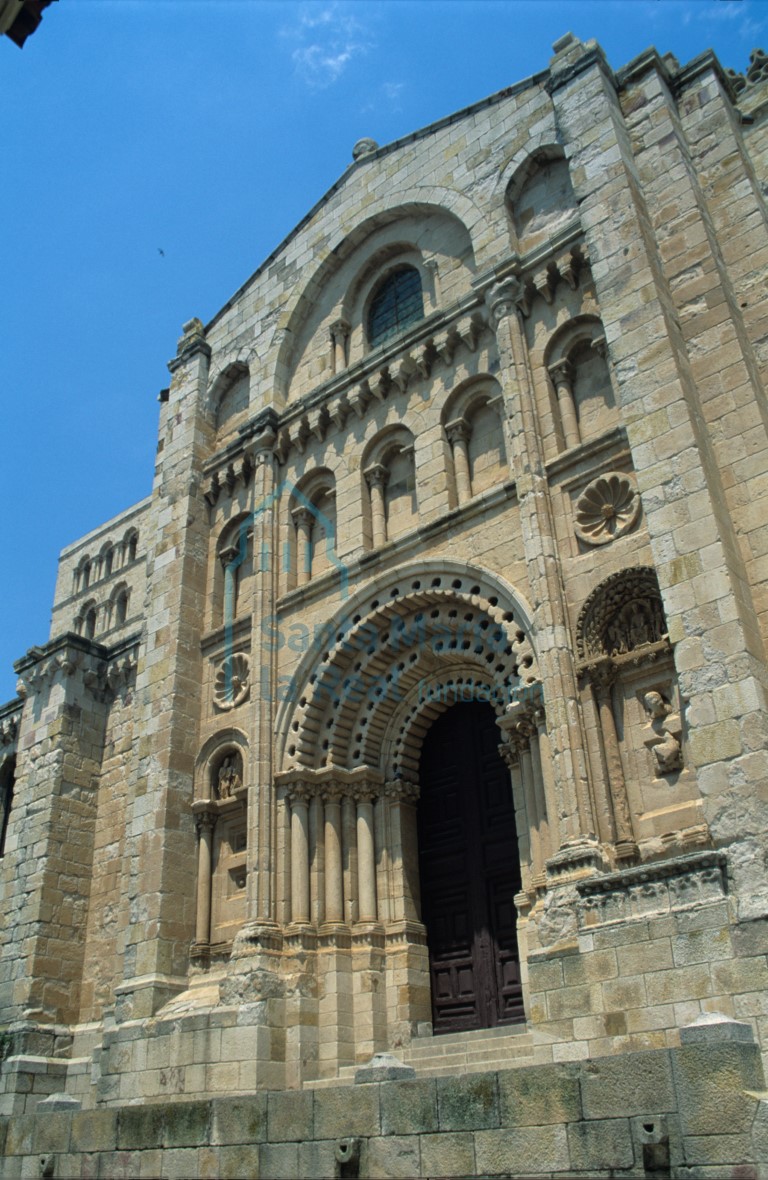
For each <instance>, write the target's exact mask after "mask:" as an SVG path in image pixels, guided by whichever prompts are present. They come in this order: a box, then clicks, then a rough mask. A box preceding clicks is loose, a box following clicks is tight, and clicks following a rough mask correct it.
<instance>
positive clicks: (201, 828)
mask: <svg viewBox="0 0 768 1180" xmlns="http://www.w3.org/2000/svg"><path fill="white" fill-rule="evenodd" d="M218 818H219V817H218V814H217V813H216V812H215V811H198V812H196V813H195V827H196V828H197V831H198V833H199V835H201V836H202V834H203V832H212V831H213V829H214V828H215V827H216V820H217V819H218Z"/></svg>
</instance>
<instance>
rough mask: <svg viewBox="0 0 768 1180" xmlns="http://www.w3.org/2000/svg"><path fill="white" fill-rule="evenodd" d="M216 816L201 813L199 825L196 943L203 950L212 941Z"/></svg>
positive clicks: (199, 813) (196, 820)
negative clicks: (212, 887) (212, 885)
mask: <svg viewBox="0 0 768 1180" xmlns="http://www.w3.org/2000/svg"><path fill="white" fill-rule="evenodd" d="M216 818H217V817H216V814H215V813H214V812H211V811H200V812H198V814H197V815H196V816H195V823H196V824H197V922H196V927H195V943H196V944H197V946H198V947H200V948H202V947H205V946H207V945H208V944H209V943H210V941H211V883H212V879H213V829H214V828H215V827H216Z"/></svg>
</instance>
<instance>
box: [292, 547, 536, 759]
mask: <svg viewBox="0 0 768 1180" xmlns="http://www.w3.org/2000/svg"><path fill="white" fill-rule="evenodd" d="M530 618H531V612H530V609H529V608H528V606H527V604H526V603H525V601H524V600H523V599H522V597H521V596H520V595H519V593H518V592H517V591H515V590H514V588H513V587H512V586H510V585H509V584H508V583H506V582H504V581H503V580H502V579H500V578H498V577H496V576H495V575H489V574H487V573H486V572H485V571H481V570H479V569H477V568H473V567H471V566H466V565H460V564H459V563H455V562H449V563H437V562H434V563H432V562H428V563H424V564H421V563H419V564H418V565H413V566H408V567H405V568H404V569H402V570H401V571H400V572H399V574H393V575H391V576H390V578H389V579H388V580H387V582H386V583H385V584H384V585H383V586H382V587H380V588H379V589H378V590H373V589H369V590H367V591H365V592H362V593H361V594H360V595H357V596H355V597H354V598H353V599H351V600H350V602H349V603H348V604H346V605H345V607H344V609H343V611H342V612H340V613H339V614H338V615H337V616H336V617H335V618H334V619H333V620H331V621H329V623H328V625H327V626H326V627H325V628H323V630H322V632H321V634H319V635H318V636H317V638H316V640H315V642H314V644H313V645H312V647H311V648H310V650H309V651H308V652H307V654H306V656H305V657H304V659H303V660H302V662H301V664H300V666H299V668H298V670H297V672H296V674H295V676H294V679H293V682H292V685H291V687H290V689H289V691H288V693H287V696H286V701H285V702H284V704H283V705H282V707H281V710H280V715H279V718H278V726H277V729H278V742H279V745H280V765H281V766H282V768H283V769H284V770H291V769H297V768H306V769H322V768H323V767H326V766H334V767H341V768H346V769H349V770H354V769H356V768H358V767H362V766H369V767H372V768H381V769H382V770H383V771H384V772H385V773H387V774H389V773H391V774H392V775H394V774H396V773H397V772H398V771H403V770H404V769H405V762H402V765H400V766H397V765H396V764H395V762H392V764H391V765H388V766H387V767H384V766H383V765H382V763H383V761H384V750H385V748H386V749H388V750H395V749H399V747H398V744H397V736H398V735H397V734H395V735H394V736H393V731H392V726H393V724H394V723H395V721H394V719H395V717H399V715H400V714H399V712H398V706H399V705H400V704H401V703H402V702H403V701H405V700H406V699H408V697H409V694H412V693H413V692H414V691H416V692H417V693H418V691H419V688H420V686H427V685H429V684H433V683H437V682H439V681H441V680H442V679H446V680H447V679H449V678H451V677H452V676H453V677H454V678H455V677H456V676H458V675H461V676H466V677H469V676H473V675H474V677H475V678H476V680H477V683H478V684H482V685H484V686H485V687H486V688H487V690H488V691H489V692H490V690H491V687H493V688H494V690H495V692H496V694H497V696H498V699H499V700H507V701H508V700H511V699H512V697H513V696H514V695H515V694H516V693H518V692H520V690H521V689H522V688H523V687H524V686H525V685H527V684H533V683H535V682H537V680H538V671H537V666H536V654H535V651H534V648H533V644H532V641H531V637H530V636H531V624H530ZM423 691H426V688H425V687H423ZM398 724H402V722H399V723H398ZM401 746H402V749H403V751H404V752H405V753H406V754H408V752H409V751H410V747H409V746H408V745H407V744H405V745H403V743H401ZM398 756H399V755H398ZM408 756H410V757H412V753H411V754H408Z"/></svg>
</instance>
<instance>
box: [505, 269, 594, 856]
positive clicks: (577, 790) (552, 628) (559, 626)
mask: <svg viewBox="0 0 768 1180" xmlns="http://www.w3.org/2000/svg"><path fill="white" fill-rule="evenodd" d="M522 295H523V292H522V289H521V285H520V283H519V281H518V280H517V279H511V280H507V281H506V282H504V283H500V284H497V286H495V287H493V288H492V289H491V290H490V292H489V294H488V304H489V308H490V312H491V318H492V321H493V323H494V324H495V330H496V341H497V345H498V352H499V363H500V377H501V382H502V388H503V391H504V404H505V409H506V414H507V418H508V422H509V433H510V441H511V445H512V457H513V469H514V471H515V473H516V478H517V494H518V502H519V505H520V515H521V518H522V523H523V529H522V532H523V537H524V545H525V557H526V565H527V568H528V576H529V579H530V585H531V594H532V597H533V599H534V601H537V602H538V603H539V604H540V605H539V607H538V608H537V611H536V615H535V618H534V625H535V634H536V648H537V656H538V661H539V668H540V672H541V679H542V682H543V684H544V686H545V688H546V705H547V718H548V727H547V736H548V738H549V744H550V748H551V753H552V785H553V789H554V793H555V796H556V800H557V807H556V809H555V812H554V814H555V815H557V816H558V817H559V818H560V839H561V841H562V845H563V848H564V856H566V859H567V854H566V851H565V850H567V849H568V848H570V847H572V846H574V845H579V846H580V851H579V856H578V861H579V863H580V864H581V865H583V863H584V856H585V849H584V845H585V843H586V844H589V843H591V842H592V839H591V838H592V834H593V832H594V829H595V824H594V819H593V816H592V809H591V802H590V798H589V790H588V782H587V771H586V762H585V758H584V738H583V732H582V728H583V727H582V724H581V716H580V713H579V707H578V700H577V697H578V693H577V686H576V677H575V673H574V668H573V661H572V658H571V654H570V649H571V636H570V628H569V625H568V618H567V613H566V608H565V594H564V590H563V585H562V578H561V569H560V561H559V556H558V545H557V540H556V537H555V529H554V522H553V518H552V505H551V500H550V493H549V486H548V482H547V475H546V470H545V466H544V455H543V451H542V444H541V432H540V430H539V423H538V417H537V413H536V406H535V397H534V391H533V385H532V380H531V372H530V361H529V358H528V347H527V344H526V340H525V335H524V332H523V326H522V322H521V315H522V312H521V311H520V309H519V308H518V306H517V303H518V300H520V299H522ZM594 863H595V866H597V864H598V863H599V858H598V856H597V850H595V858H594Z"/></svg>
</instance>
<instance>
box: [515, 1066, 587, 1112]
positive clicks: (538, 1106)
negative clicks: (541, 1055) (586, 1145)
mask: <svg viewBox="0 0 768 1180" xmlns="http://www.w3.org/2000/svg"><path fill="white" fill-rule="evenodd" d="M499 1110H500V1118H501V1125H502V1127H538V1126H546V1125H548V1124H550V1123H569V1122H574V1121H575V1120H576V1119H579V1118H580V1117H581V1096H580V1090H579V1067H578V1066H577V1065H555V1066H552V1065H535V1066H531V1067H530V1068H528V1069H519V1070H507V1071H505V1072H503V1073H500V1074H499Z"/></svg>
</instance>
